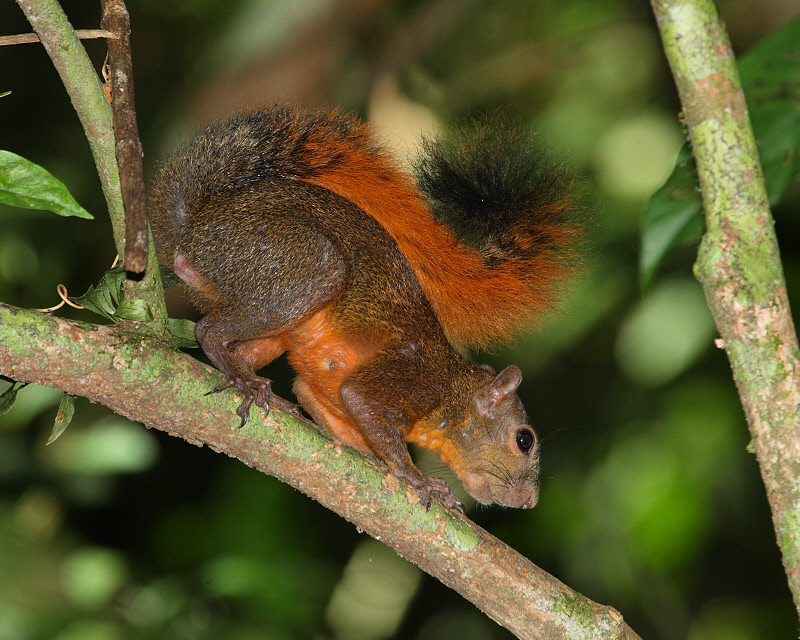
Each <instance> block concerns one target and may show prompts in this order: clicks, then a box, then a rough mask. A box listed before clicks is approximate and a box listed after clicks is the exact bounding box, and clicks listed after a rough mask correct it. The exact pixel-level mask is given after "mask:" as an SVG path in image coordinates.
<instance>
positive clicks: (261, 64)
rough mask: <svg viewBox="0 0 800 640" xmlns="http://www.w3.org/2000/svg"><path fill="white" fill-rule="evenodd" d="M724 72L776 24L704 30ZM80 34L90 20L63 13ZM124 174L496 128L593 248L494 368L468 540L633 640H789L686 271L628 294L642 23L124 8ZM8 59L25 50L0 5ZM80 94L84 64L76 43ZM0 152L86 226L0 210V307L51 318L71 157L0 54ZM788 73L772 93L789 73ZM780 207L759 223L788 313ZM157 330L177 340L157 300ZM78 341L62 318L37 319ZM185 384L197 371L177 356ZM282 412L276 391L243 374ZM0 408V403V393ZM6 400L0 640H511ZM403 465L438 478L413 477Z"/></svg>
mask: <svg viewBox="0 0 800 640" xmlns="http://www.w3.org/2000/svg"><path fill="white" fill-rule="evenodd" d="M719 5H720V10H721V12H722V14H723V17H724V18H725V19H726V21H727V23H728V25H729V28H730V32H731V36H732V39H733V43H734V48H735V49H736V51H737V53H742V52H744V51H746V50H748V49H749V48H750V47H752V46H753V45H754V44H755V43H757V42H758V41H760V40H762V39H763V38H764V37H765V36H767V35H768V34H769V33H772V32H775V31H776V30H777V29H778V28H779V26H780V25H782V24H783V23H785V22H786V21H788V20H789V18H791V17H792V15H793V14H794V13H797V12H798V11H800V5H797V4H796V3H794V4H793V3H792V2H779V1H778V0H762V1H761V2H757V3H754V2H753V1H752V0H726V1H721V2H720V3H719ZM64 7H65V9H66V11H67V14H68V15H69V16H70V19H71V21H72V23H73V24H74V25H75V26H76V27H81V28H92V27H96V26H97V22H98V19H99V3H94V2H86V1H85V0H70V1H65V2H64ZM128 8H129V10H130V12H131V18H132V24H133V46H134V68H135V78H136V83H137V84H136V94H137V106H138V109H139V115H140V129H141V132H142V138H143V143H144V147H145V150H146V157H145V161H146V165H147V167H148V171H151V170H152V167H153V166H154V163H155V162H156V161H157V159H158V158H159V157H160V156H161V155H162V154H164V153H165V152H166V151H167V150H168V149H169V147H170V146H171V145H172V144H173V143H174V142H175V140H176V139H178V138H180V137H181V136H182V135H183V134H185V133H186V132H188V131H191V129H193V128H194V127H196V126H197V125H198V124H199V123H202V122H204V121H207V120H209V119H211V118H214V117H217V116H220V115H222V114H223V113H225V112H226V111H228V110H231V109H235V108H239V107H242V106H244V105H251V106H257V105H260V104H263V103H269V102H272V101H274V100H278V99H280V100H291V101H296V102H299V103H301V104H308V105H318V104H337V105H341V106H344V107H346V108H348V109H354V110H357V111H360V112H361V113H363V114H364V115H365V116H369V117H370V118H372V119H373V120H374V121H375V122H376V123H377V124H378V126H380V127H382V128H384V129H385V130H386V131H387V132H388V134H389V135H390V136H394V137H395V139H397V138H399V139H400V140H401V142H400V148H401V149H405V150H408V149H411V148H413V144H414V137H415V134H416V133H417V132H418V131H419V130H422V129H426V128H428V127H430V126H431V125H432V124H434V123H444V122H446V121H447V120H448V119H449V118H451V117H455V116H462V115H470V114H479V113H481V112H483V111H489V110H501V111H504V112H506V113H509V114H511V115H512V116H515V117H517V118H520V119H522V120H523V121H525V122H528V123H530V124H531V126H533V127H534V128H536V129H537V130H538V131H540V132H541V134H542V135H543V136H544V137H545V138H547V139H548V140H549V141H550V143H551V145H552V146H553V147H554V148H555V150H556V151H557V152H558V153H560V154H561V155H563V156H564V157H565V158H567V159H568V160H569V161H570V162H571V163H572V164H573V165H574V166H575V167H576V169H577V170H578V172H579V173H580V174H581V175H582V176H583V177H584V178H585V182H586V185H587V186H586V189H585V193H586V207H587V212H591V214H589V213H587V215H591V220H590V222H589V230H590V235H591V238H590V243H589V245H590V246H589V249H588V251H587V255H586V259H585V269H584V273H583V274H582V276H581V279H580V280H579V281H577V282H576V283H575V286H574V288H573V289H572V291H571V293H570V294H569V296H568V298H567V300H566V302H565V304H564V309H563V312H562V313H560V314H555V315H552V316H549V317H547V318H544V319H543V320H542V323H541V326H540V328H539V329H538V330H537V331H535V332H533V333H532V334H530V335H529V336H527V337H526V338H525V339H523V340H521V341H519V342H518V343H517V344H515V345H512V346H511V347H509V348H507V349H505V350H502V351H498V352H496V353H492V354H478V357H479V358H480V359H481V360H488V361H490V362H491V363H492V364H493V365H494V366H496V367H500V366H504V365H505V364H507V363H509V362H517V363H518V364H520V366H522V367H523V370H524V372H525V379H524V382H523V387H522V389H521V394H522V396H523V400H524V401H525V403H526V406H527V409H528V411H529V413H530V414H531V416H532V418H533V419H534V421H535V422H536V423H537V425H538V428H539V432H540V435H541V437H542V441H543V450H542V456H543V488H542V496H541V500H540V503H539V505H538V506H537V507H536V509H534V510H533V511H530V512H521V511H510V510H501V509H476V508H474V507H471V508H470V516H471V517H473V518H474V519H475V520H476V521H478V522H479V523H480V524H481V525H482V526H484V527H486V528H487V529H489V530H490V531H492V532H493V533H495V534H496V535H498V536H499V537H501V538H502V539H503V540H505V541H507V542H508V543H510V544H511V545H512V546H514V547H515V548H517V549H518V550H520V551H521V552H522V553H524V554H525V555H526V556H528V557H529V558H531V559H532V560H533V561H534V562H536V563H537V564H539V565H540V566H542V567H543V568H544V569H546V570H548V571H550V572H551V573H553V574H555V575H556V576H557V577H559V578H560V579H561V580H563V581H565V582H567V583H568V584H569V585H570V586H572V587H573V588H575V589H577V590H579V591H581V592H582V593H584V594H586V595H587V596H589V597H591V598H593V599H594V600H596V601H599V602H603V603H604V604H609V605H612V606H614V607H616V608H618V609H619V610H620V611H622V613H623V614H624V616H625V618H626V620H627V621H628V622H629V623H630V624H631V625H632V626H633V628H634V629H636V630H637V631H638V632H639V633H640V634H641V635H642V636H643V637H648V638H659V639H665V640H672V639H678V638H689V639H690V640H716V639H718V638H719V639H721V638H725V639H726V640H727V639H733V640H761V639H764V640H766V639H769V640H774V639H777V638H788V637H794V636H795V635H796V628H797V621H796V617H795V612H794V609H793V606H792V601H791V598H790V596H789V594H788V590H787V587H786V580H785V577H784V575H783V572H782V567H781V564H780V557H779V553H778V550H777V548H776V545H775V536H774V532H773V531H772V528H771V521H770V514H769V510H768V508H767V504H766V499H765V497H764V490H763V486H762V484H761V480H760V477H759V472H758V468H757V465H756V462H755V459H754V457H753V456H752V455H751V454H750V453H748V451H747V444H748V437H749V436H748V432H747V427H746V425H745V422H744V418H743V416H742V412H741V408H740V406H739V403H738V399H737V396H736V390H735V387H734V384H733V382H732V381H731V376H730V370H729V368H728V365H727V363H726V361H725V357H724V354H723V353H722V352H721V351H720V350H718V349H716V348H715V347H714V344H713V337H714V335H715V331H714V329H713V325H712V324H711V321H710V318H709V315H708V312H707V310H706V309H705V307H704V304H703V300H702V295H701V293H700V290H699V287H698V286H697V285H696V283H695V282H694V281H693V280H692V279H691V264H692V260H693V247H691V246H690V247H685V248H683V249H681V250H678V251H677V252H674V253H672V254H670V255H668V256H667V258H666V260H665V262H664V263H663V264H662V265H661V267H660V275H659V277H658V278H656V280H655V281H654V283H653V285H652V288H651V290H650V291H648V292H647V293H646V294H644V295H642V294H641V293H640V289H639V284H638V283H639V274H638V271H637V269H638V264H639V256H638V246H639V227H640V224H641V219H642V212H643V210H644V206H645V204H646V203H647V202H648V200H649V198H650V196H651V195H652V194H653V192H654V191H655V190H656V189H657V188H658V187H659V186H660V185H661V184H662V183H663V182H664V181H665V180H666V179H667V177H668V176H669V174H670V172H671V170H672V166H673V164H674V161H675V158H676V157H677V154H678V151H679V149H680V147H681V144H682V141H683V136H682V131H681V127H680V123H679V120H678V112H679V106H678V104H677V101H676V96H675V91H674V87H673V85H672V81H671V78H670V76H669V72H668V69H667V68H666V65H665V62H664V60H663V57H662V55H661V52H660V44H659V41H658V36H657V33H656V30H655V27H654V25H653V18H652V15H651V14H650V10H649V6H648V4H647V3H646V2H638V1H633V0H567V1H564V0H542V1H540V2H535V3H533V2H531V3H521V2H514V1H512V0H487V1H485V2H480V3H476V2H468V1H467V0H451V1H441V0H440V1H434V2H423V1H421V0H371V1H366V2H359V3H352V2H345V1H339V0H235V1H234V0H231V1H229V2H224V3H222V2H212V1H210V0H203V1H199V0H167V1H166V2H165V1H163V0H158V1H156V0H129V2H128ZM0 25H3V26H2V30H3V32H4V33H21V32H27V31H29V28H28V26H27V24H26V23H25V21H24V18H23V16H22V13H21V11H19V9H18V8H17V7H16V6H15V5H14V3H3V4H0ZM86 47H87V50H88V51H89V52H90V54H91V55H92V57H93V59H94V60H95V62H96V64H97V65H98V67H99V65H100V64H101V63H102V60H103V57H104V46H103V44H102V43H99V42H87V43H86ZM0 68H2V69H3V73H2V75H0V94H2V93H4V92H6V91H11V93H10V94H9V95H5V96H3V97H0V122H2V128H1V129H0V131H2V138H0V148H3V149H7V150H8V151H11V152H13V153H16V154H19V155H21V156H23V157H25V158H27V159H29V160H31V161H32V162H35V163H37V164H39V165H41V166H43V167H44V168H45V169H47V170H48V171H49V172H50V173H52V174H53V175H55V176H56V177H57V178H58V179H59V180H60V181H62V182H63V183H64V184H65V185H66V186H67V187H68V188H69V190H70V192H71V193H72V195H73V196H74V197H75V199H76V200H77V201H78V202H79V203H81V205H82V206H83V207H85V208H86V210H87V211H89V212H90V213H91V214H92V215H93V216H94V218H95V220H94V221H88V220H80V219H64V218H60V217H57V216H54V215H52V214H51V213H48V212H39V211H28V210H21V209H15V208H11V207H5V206H2V205H0V228H1V229H2V231H1V232H0V300H3V301H4V302H8V303H11V304H15V305H19V306H26V307H47V306H50V305H52V304H54V303H55V302H56V301H57V297H56V293H55V291H56V285H57V284H58V283H64V284H65V285H66V286H67V288H68V290H69V292H70V295H73V296H74V295H77V294H80V293H83V292H84V291H86V290H87V289H88V288H89V286H90V285H92V284H95V283H97V282H99V281H100V280H101V278H102V277H103V274H104V273H105V272H106V271H107V270H108V268H109V266H110V265H111V263H112V261H113V258H114V250H113V246H112V243H111V234H110V227H109V224H108V222H107V220H106V217H105V216H104V213H103V209H104V205H103V201H102V196H101V193H100V189H99V184H98V181H97V178H96V176H95V175H94V167H93V163H92V160H91V157H90V154H89V150H88V145H87V144H86V142H85V140H84V139H83V133H82V131H81V129H80V127H79V125H78V123H77V119H76V118H75V115H74V112H73V111H72V109H71V107H70V105H69V102H68V99H67V97H66V95H65V93H64V91H63V89H62V88H61V86H60V84H59V80H58V77H57V75H56V73H55V72H54V71H53V70H52V68H51V66H50V63H49V60H48V59H47V57H46V55H45V54H44V52H43V51H42V50H41V49H40V48H39V47H38V46H36V45H25V46H18V47H4V48H2V49H0ZM792 68H793V69H795V70H796V68H797V66H796V61H795V66H794V67H792ZM798 196H800V191H798V189H797V186H796V185H794V186H790V187H789V188H788V191H787V192H786V194H785V195H784V197H783V199H782V200H781V201H780V202H779V203H778V204H776V207H775V211H774V213H775V217H776V221H777V228H778V235H779V240H780V241H781V249H782V256H783V259H784V263H785V267H786V271H787V278H788V284H789V292H790V298H792V297H795V296H794V293H795V291H797V285H796V284H795V283H797V282H800V253H799V251H800V247H798V243H797V240H796V238H798V237H800V234H798V228H797V227H798V216H797V215H793V214H796V212H797V208H798ZM169 302H170V305H171V308H172V312H173V315H175V316H177V317H189V318H192V317H194V316H193V315H192V314H193V312H192V310H191V309H189V308H188V307H187V306H186V305H185V303H183V302H182V301H181V300H180V299H179V298H177V297H176V296H175V295H173V294H172V293H171V292H170V295H169ZM59 313H64V315H67V316H69V317H75V318H80V319H86V320H90V321H94V322H96V321H98V316H96V315H92V314H90V313H89V312H88V311H74V310H69V309H67V310H62V311H60V312H59ZM192 353H193V354H194V355H197V356H198V357H200V356H201V354H200V353H199V352H197V351H193V352H192ZM269 374H270V376H271V377H273V378H274V379H275V388H276V390H277V391H278V392H279V393H281V394H284V395H287V394H289V389H290V383H291V372H290V371H289V370H288V367H287V366H286V364H285V363H283V362H279V363H277V364H276V365H275V366H274V367H273V368H272V369H271V371H270V372H269ZM0 388H2V389H5V386H4V387H0ZM60 399H61V394H59V393H58V392H55V391H53V390H49V389H45V388H42V387H36V386H33V385H29V386H27V387H25V388H24V389H22V390H20V391H19V393H18V397H17V401H16V403H15V404H14V406H13V408H12V409H11V410H10V411H9V412H8V413H7V414H5V415H3V416H0V638H3V640H40V639H41V640H45V639H48V640H50V639H56V640H73V639H75V640H78V639H80V640H129V639H130V640H149V639H161V638H175V639H178V640H180V639H187V640H188V639H192V640H195V639H203V638H231V639H235V640H250V639H253V640H255V639H256V638H258V639H261V638H276V639H283V638H286V639H294V638H314V639H324V638H364V639H371V638H392V637H394V638H417V639H420V640H427V639H433V638H436V639H437V640H448V639H450V638H457V639H458V640H464V639H465V638H470V639H473V638H474V639H476V640H483V639H487V640H488V639H491V638H504V637H508V634H507V633H506V632H505V631H504V630H502V629H500V628H499V627H498V626H497V625H496V624H494V623H493V622H492V621H491V620H489V619H488V618H487V617H485V616H483V614H481V613H480V612H477V611H476V610H475V609H474V607H473V606H472V605H470V604H469V603H467V602H465V601H464V600H462V599H461V598H460V597H459V596H458V595H457V594H455V593H453V592H451V591H450V590H448V589H446V588H445V587H443V586H442V585H440V584H438V583H437V582H435V581H433V580H432V579H430V578H428V577H426V576H424V575H423V574H421V573H420V572H419V570H418V569H417V568H416V567H414V566H413V565H410V564H409V563H407V562H405V561H403V560H399V559H398V558H396V556H394V554H393V553H392V552H391V551H388V550H387V549H386V548H384V547H382V546H381V545H380V544H379V543H377V542H374V541H372V540H370V539H369V538H367V537H366V536H364V535H362V534H360V533H359V532H357V531H356V530H355V529H354V528H353V527H352V526H351V525H349V524H348V523H346V522H344V521H342V520H341V519H339V518H338V517H336V516H334V515H333V514H331V513H329V512H327V511H325V510H324V509H322V508H321V507H319V506H318V505H316V504H314V503H313V502H312V501H310V500H308V499H307V498H305V497H304V496H302V495H301V494H298V493H297V492H295V491H294V490H292V489H290V488H288V487H287V486H285V485H282V484H281V483H279V482H278V481H276V480H274V479H271V478H266V477H264V476H262V475H260V474H258V473H256V472H255V471H253V470H251V469H248V468H245V467H243V466H242V465H241V464H240V463H237V462H235V461H232V460H229V459H226V458H224V457H223V456H221V455H219V454H215V453H213V452H211V451H208V450H205V449H197V448H195V447H191V446H188V445H187V444H186V443H185V442H182V441H177V440H175V439H173V438H170V437H169V436H166V435H165V434H162V433H158V432H149V431H147V430H145V429H144V428H142V427H141V426H140V425H133V424H130V423H128V422H126V421H124V420H122V419H121V418H119V417H117V416H114V415H113V414H110V413H109V412H108V411H107V410H105V409H104V408H103V407H100V406H96V405H91V404H89V403H88V402H86V401H85V400H82V399H80V398H78V399H77V400H76V402H75V413H74V417H73V419H72V422H71V424H70V425H69V428H68V429H67V430H66V431H65V432H64V434H63V435H62V436H61V437H60V438H59V439H58V440H57V441H56V442H54V443H53V444H51V445H49V446H48V445H45V443H46V442H47V440H48V437H49V435H50V433H51V430H52V426H53V422H54V420H55V418H56V414H57V411H58V406H59V401H60ZM421 464H426V465H427V467H428V468H429V469H432V470H436V471H439V468H440V465H438V464H437V463H436V462H435V461H431V460H429V459H428V458H425V457H423V460H422V462H421Z"/></svg>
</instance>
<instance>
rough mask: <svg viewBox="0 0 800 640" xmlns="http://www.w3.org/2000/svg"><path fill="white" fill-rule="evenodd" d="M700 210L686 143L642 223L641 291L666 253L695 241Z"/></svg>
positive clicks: (699, 227)
mask: <svg viewBox="0 0 800 640" xmlns="http://www.w3.org/2000/svg"><path fill="white" fill-rule="evenodd" d="M702 208H703V203H702V200H701V199H700V191H699V188H698V185H697V169H696V167H695V163H694V157H693V156H692V153H691V151H689V145H688V144H685V145H684V146H683V148H682V149H681V150H680V153H679V154H678V160H677V164H676V166H675V170H674V171H673V172H672V175H671V176H670V177H669V178H668V179H667V181H666V182H665V183H664V186H663V187H661V189H659V190H658V191H656V193H654V194H653V196H652V197H651V198H650V202H649V203H648V205H647V211H646V212H645V216H644V218H643V220H642V238H641V248H640V253H639V274H640V275H639V277H640V280H641V285H642V288H643V289H647V288H648V287H649V286H650V284H651V282H652V280H653V277H654V276H655V272H656V269H657V268H658V265H659V264H661V261H662V260H663V258H664V256H665V255H666V254H667V253H668V252H669V251H671V250H672V249H675V248H676V247H679V246H683V245H686V244H691V243H692V242H696V241H697V239H698V238H699V237H700V235H701V234H702V233H703V228H704V219H703V215H702Z"/></svg>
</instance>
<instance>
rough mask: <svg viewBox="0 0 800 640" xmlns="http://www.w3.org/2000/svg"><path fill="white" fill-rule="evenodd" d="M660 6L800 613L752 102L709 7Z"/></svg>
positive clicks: (779, 279) (789, 357)
mask: <svg viewBox="0 0 800 640" xmlns="http://www.w3.org/2000/svg"><path fill="white" fill-rule="evenodd" d="M652 5H653V10H654V12H655V15H656V19H657V21H658V26H659V29H660V31H661V36H662V39H663V42H664V49H665V51H666V54H667V58H668V60H669V64H670V67H671V68H672V73H673V76H674V78H675V83H676V85H677V87H678V93H679V94H680V99H681V103H682V105H683V116H684V122H685V124H686V127H687V130H688V133H689V138H690V140H691V143H692V149H693V152H694V156H695V159H696V161H697V170H698V176H699V179H700V187H701V191H702V199H703V207H704V209H705V217H706V233H705V235H704V237H703V240H702V242H701V245H700V249H699V252H698V256H697V262H696V263H695V275H696V276H697V278H698V280H699V281H700V283H701V284H702V285H703V288H704V290H705V294H706V298H707V300H708V304H709V306H710V308H711V311H712V313H713V315H714V319H715V322H716V324H717V328H718V330H719V333H720V336H721V339H720V340H719V341H718V344H719V346H721V347H723V348H724V349H725V351H726V352H727V354H728V358H729V360H730V363H731V368H732V369H733V376H734V379H735V381H736V385H737V387H738V391H739V396H740V399H741V402H742V406H743V407H744V411H745V415H746V417H747V422H748V426H749V429H750V433H751V436H752V441H753V446H754V449H755V453H756V456H757V459H758V463H759V466H760V469H761V475H762V478H763V480H764V484H765V486H766V490H767V497H768V499H769V503H770V507H771V509H772V519H773V524H774V526H775V531H776V533H777V539H778V544H779V545H780V548H781V552H782V554H783V564H784V568H785V570H786V574H787V576H788V580H789V586H790V588H791V590H792V594H793V597H794V601H795V606H796V607H797V608H798V611H800V485H798V483H797V478H799V477H800V434H798V431H797V410H798V409H797V408H798V407H800V360H799V358H798V356H799V355H800V352H799V351H798V343H797V336H796V334H795V329H794V324H793V322H792V317H791V312H790V309H789V301H788V298H787V295H786V284H785V281H784V276H783V270H782V265H781V261H780V254H779V251H778V242H777V238H776V236H775V230H774V222H773V219H772V215H771V213H770V210H769V203H768V200H767V193H766V189H765V186H764V176H763V173H762V169H761V164H760V161H759V157H758V150H757V148H756V142H755V138H754V137H753V132H752V129H751V126H750V120H749V117H748V112H747V104H746V102H745V98H744V94H743V93H742V87H741V83H740V80H739V74H738V70H737V67H736V62H735V59H734V56H733V51H732V49H731V44H730V41H729V38H728V35H727V32H726V30H725V25H724V24H723V23H722V21H721V19H720V17H719V14H718V12H717V9H716V7H715V6H714V3H713V1H712V0H652Z"/></svg>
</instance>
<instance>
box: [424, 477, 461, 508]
mask: <svg viewBox="0 0 800 640" xmlns="http://www.w3.org/2000/svg"><path fill="white" fill-rule="evenodd" d="M433 491H436V492H438V494H439V499H440V500H441V501H442V502H443V503H444V505H445V506H446V507H447V508H448V509H457V510H459V511H460V512H461V513H464V505H463V504H462V502H461V500H459V499H458V498H457V497H456V495H455V494H454V493H453V492H452V491H451V490H450V487H449V486H448V484H447V482H446V481H445V480H444V479H443V478H430V477H429V478H426V482H425V484H424V486H422V487H420V504H421V505H422V506H423V507H425V511H429V510H430V508H431V492H433Z"/></svg>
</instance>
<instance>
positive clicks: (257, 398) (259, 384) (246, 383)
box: [205, 376, 300, 428]
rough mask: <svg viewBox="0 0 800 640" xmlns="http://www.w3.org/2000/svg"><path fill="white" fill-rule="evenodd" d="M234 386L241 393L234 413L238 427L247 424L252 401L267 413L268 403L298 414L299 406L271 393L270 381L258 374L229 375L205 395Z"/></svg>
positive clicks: (268, 409)
mask: <svg viewBox="0 0 800 640" xmlns="http://www.w3.org/2000/svg"><path fill="white" fill-rule="evenodd" d="M231 387H236V389H237V390H238V391H239V392H240V393H241V394H242V396H243V398H242V402H241V404H240V405H239V406H238V408H237V409H236V414H237V415H238V416H239V418H241V423H240V424H239V428H242V427H243V426H244V425H245V424H247V419H248V416H249V413H250V405H252V404H253V403H255V404H256V406H257V407H261V408H262V409H263V410H264V412H265V413H269V411H270V405H275V406H276V407H277V408H279V409H281V410H283V411H291V412H293V413H295V414H298V415H299V414H300V408H299V407H298V406H297V405H296V404H293V403H291V402H287V401H285V400H283V399H281V398H278V397H276V396H273V395H272V381H271V380H268V379H267V378H260V377H258V376H252V377H244V376H239V377H236V376H229V377H228V379H227V380H226V381H225V382H222V383H220V384H218V385H217V386H216V387H214V388H213V389H211V391H208V392H207V393H206V394H205V395H210V394H212V393H219V392H220V391H224V390H225V389H230V388H231Z"/></svg>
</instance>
